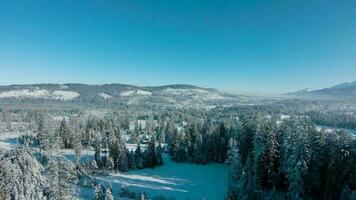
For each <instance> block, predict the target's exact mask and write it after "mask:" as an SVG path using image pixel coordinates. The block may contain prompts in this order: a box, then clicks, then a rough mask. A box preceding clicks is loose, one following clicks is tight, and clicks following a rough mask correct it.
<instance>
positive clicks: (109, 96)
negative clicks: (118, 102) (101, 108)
mask: <svg viewBox="0 0 356 200" xmlns="http://www.w3.org/2000/svg"><path fill="white" fill-rule="evenodd" d="M98 95H99V96H101V97H103V98H104V99H105V100H108V99H111V97H112V96H111V95H108V94H106V93H103V92H102V93H99V94H98Z"/></svg>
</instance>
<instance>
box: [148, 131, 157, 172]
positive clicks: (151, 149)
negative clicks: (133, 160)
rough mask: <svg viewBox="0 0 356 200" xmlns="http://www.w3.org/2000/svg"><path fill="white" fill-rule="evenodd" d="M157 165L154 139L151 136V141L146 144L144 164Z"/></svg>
mask: <svg viewBox="0 0 356 200" xmlns="http://www.w3.org/2000/svg"><path fill="white" fill-rule="evenodd" d="M156 165H157V158H156V147H155V139H154V137H152V138H151V141H150V142H149V144H148V147H147V150H146V151H145V166H146V167H155V166H156Z"/></svg>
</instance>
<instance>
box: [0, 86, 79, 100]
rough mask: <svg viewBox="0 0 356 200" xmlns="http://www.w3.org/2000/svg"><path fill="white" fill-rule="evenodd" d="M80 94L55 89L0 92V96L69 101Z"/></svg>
mask: <svg viewBox="0 0 356 200" xmlns="http://www.w3.org/2000/svg"><path fill="white" fill-rule="evenodd" d="M79 95H80V94H79V93H78V92H73V91H64V90H56V91H53V92H50V91H48V90H41V89H35V90H28V89H23V90H11V91H4V92H0V98H11V97H12V98H41V99H55V100H63V101H69V100H72V99H74V98H77V97H78V96H79Z"/></svg>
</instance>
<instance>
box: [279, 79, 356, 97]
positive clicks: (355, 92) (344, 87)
mask: <svg viewBox="0 0 356 200" xmlns="http://www.w3.org/2000/svg"><path fill="white" fill-rule="evenodd" d="M286 95H287V96H289V97H294V98H307V99H338V100H356V81H353V82H348V83H342V84H338V85H335V86H332V87H329V88H324V89H320V90H301V91H297V92H293V93H287V94H286Z"/></svg>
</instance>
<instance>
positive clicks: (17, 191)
mask: <svg viewBox="0 0 356 200" xmlns="http://www.w3.org/2000/svg"><path fill="white" fill-rule="evenodd" d="M42 173H43V167H42V165H41V164H40V163H39V162H38V161H37V160H36V159H35V158H34V157H32V155H31V154H30V153H29V152H28V151H27V150H26V149H21V148H17V149H12V150H9V151H6V152H5V153H3V154H0V193H2V194H0V197H1V196H3V197H4V199H6V198H9V199H28V200H42V199H43V200H44V199H46V198H45V196H44V190H43V188H44V185H45V183H46V179H45V177H43V176H42Z"/></svg>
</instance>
